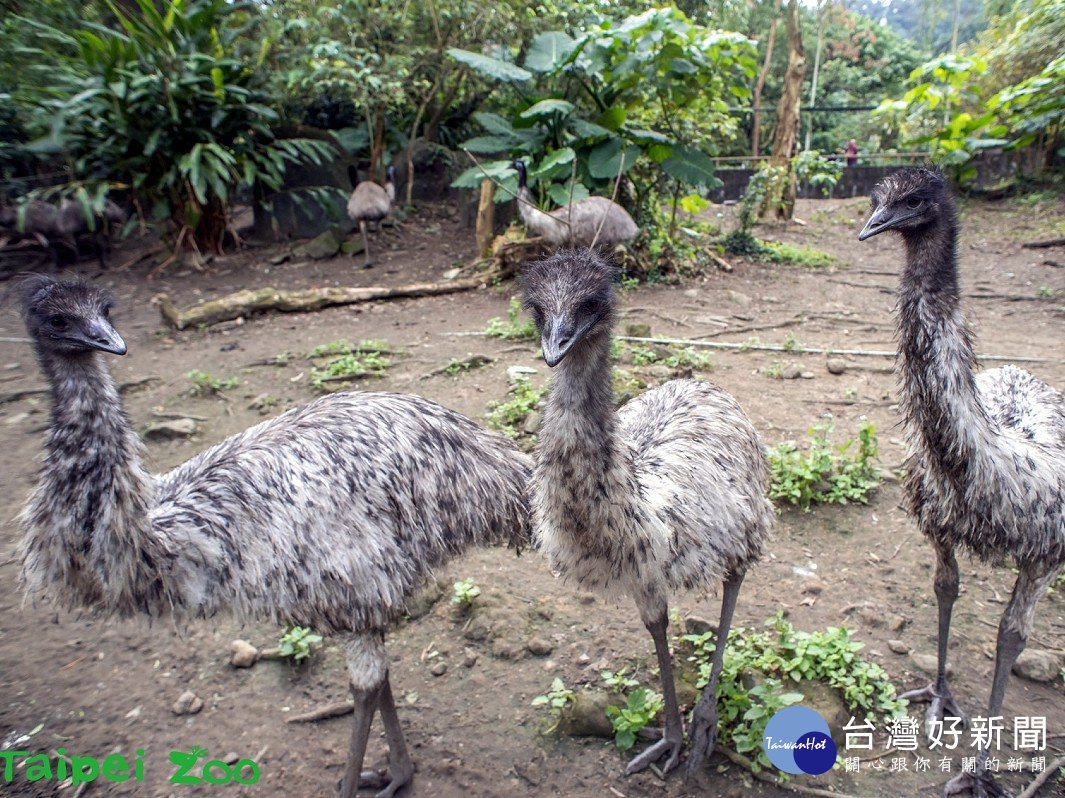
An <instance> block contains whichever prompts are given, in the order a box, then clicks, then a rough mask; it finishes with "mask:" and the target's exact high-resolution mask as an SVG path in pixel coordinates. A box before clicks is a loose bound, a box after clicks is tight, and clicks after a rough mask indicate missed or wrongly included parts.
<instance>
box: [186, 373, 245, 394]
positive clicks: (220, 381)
mask: <svg viewBox="0 0 1065 798" xmlns="http://www.w3.org/2000/svg"><path fill="white" fill-rule="evenodd" d="M185 376H186V377H188V379H189V380H191V382H192V388H191V389H190V390H189V393H190V394H192V395H193V396H218V395H220V394H222V393H224V392H226V391H231V390H233V389H234V388H236V387H237V386H238V385H240V380H238V379H237V378H236V377H216V376H215V375H214V374H211V373H209V372H206V371H200V370H199V369H193V370H192V371H190V372H189V373H188V374H186V375H185Z"/></svg>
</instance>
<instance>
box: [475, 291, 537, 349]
mask: <svg viewBox="0 0 1065 798" xmlns="http://www.w3.org/2000/svg"><path fill="white" fill-rule="evenodd" d="M520 319H521V300H520V299H518V298H517V297H515V298H514V299H511V300H510V305H509V306H508V307H507V320H506V321H503V320H502V319H501V318H499V317H498V316H497V317H496V318H494V319H489V320H488V326H487V327H486V328H485V331H484V334H485V335H487V336H488V337H489V338H502V339H503V340H504V341H535V340H536V338H537V335H536V325H535V324H534V323H533V321H532V319H529V320H528V321H521V320H520Z"/></svg>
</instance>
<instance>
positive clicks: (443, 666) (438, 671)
mask: <svg viewBox="0 0 1065 798" xmlns="http://www.w3.org/2000/svg"><path fill="white" fill-rule="evenodd" d="M429 673H431V674H433V676H443V675H444V674H445V673H447V663H446V662H435V663H433V667H431V668H430V669H429Z"/></svg>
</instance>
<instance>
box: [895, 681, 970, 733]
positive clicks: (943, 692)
mask: <svg viewBox="0 0 1065 798" xmlns="http://www.w3.org/2000/svg"><path fill="white" fill-rule="evenodd" d="M899 698H900V699H903V698H904V699H906V700H907V701H910V702H913V703H919V704H923V703H927V704H928V711H927V712H925V716H924V733H925V736H926V737H927V738H928V741H929V742H930V743H931V742H933V741H934V740H935V739H936V738H935V737H934V736H933V734H932V731H933V729H934V728H935V727H934V725H933V724H934V723H936V722H939V721H942V720H943V718H960V719H961V725H962V726H968V725H969V716H968V715H966V714H965V712H964V711H963V710H962V708H961V707H960V706H958V702H957V701H955V700H954V696H953V695H952V694H951V692H950V688H949V687H947V686H946V685H945V684H944V685H943V686H942V687H941V688H939V689H937V688H936V685H935V684H934V683H933V684H930V685H928V686H927V687H921V688H918V689H917V690H908V691H907V692H905V693H903V694H902V695H900V696H899Z"/></svg>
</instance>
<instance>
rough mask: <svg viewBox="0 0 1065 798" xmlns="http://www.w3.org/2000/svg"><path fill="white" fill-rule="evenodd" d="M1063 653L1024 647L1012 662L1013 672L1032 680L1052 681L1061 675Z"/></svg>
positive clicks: (1063, 662) (1064, 657)
mask: <svg viewBox="0 0 1065 798" xmlns="http://www.w3.org/2000/svg"><path fill="white" fill-rule="evenodd" d="M1063 666H1065V653H1059V652H1056V651H1046V650H1045V649H1041V648H1026V649H1025V650H1024V651H1022V652H1021V653H1020V656H1018V657H1017V661H1016V662H1014V663H1013V672H1014V673H1016V674H1017V675H1018V676H1020V677H1022V678H1025V679H1028V680H1030V681H1033V682H1053V681H1056V680H1057V679H1058V678H1059V677H1060V676H1061V669H1062V667H1063Z"/></svg>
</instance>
